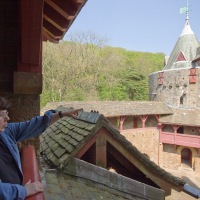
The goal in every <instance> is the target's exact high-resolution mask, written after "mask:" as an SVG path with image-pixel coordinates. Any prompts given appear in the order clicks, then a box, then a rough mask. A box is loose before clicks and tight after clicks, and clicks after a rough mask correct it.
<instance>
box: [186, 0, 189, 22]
mask: <svg viewBox="0 0 200 200" xmlns="http://www.w3.org/2000/svg"><path fill="white" fill-rule="evenodd" d="M186 20H189V4H188V0H187V6H186Z"/></svg>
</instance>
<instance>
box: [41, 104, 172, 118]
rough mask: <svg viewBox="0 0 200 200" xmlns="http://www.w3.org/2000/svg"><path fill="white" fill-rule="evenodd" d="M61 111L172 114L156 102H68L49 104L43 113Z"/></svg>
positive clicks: (130, 114) (115, 115) (113, 115)
mask: <svg viewBox="0 0 200 200" xmlns="http://www.w3.org/2000/svg"><path fill="white" fill-rule="evenodd" d="M58 107H59V109H60V110H62V109H61V107H73V108H83V109H84V111H87V112H90V111H91V110H96V111H99V113H101V114H103V115H104V116H105V117H107V118H110V117H117V116H134V115H155V114H160V115H162V114H172V111H171V110H170V108H169V107H168V106H167V105H166V104H165V103H163V102H155V101H141V102H138V101H89V102H84V101H66V102H51V103H48V104H47V105H46V106H45V107H44V108H43V109H42V111H41V114H43V113H44V112H45V111H47V110H49V109H56V108H58Z"/></svg>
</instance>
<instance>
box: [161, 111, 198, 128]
mask: <svg viewBox="0 0 200 200" xmlns="http://www.w3.org/2000/svg"><path fill="white" fill-rule="evenodd" d="M171 109H172V110H173V113H174V114H173V115H165V116H161V117H160V119H159V121H160V122H161V123H163V124H174V125H183V126H196V127H200V109H198V108H196V109H181V108H171Z"/></svg>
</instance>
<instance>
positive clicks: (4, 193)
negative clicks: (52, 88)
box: [0, 97, 82, 200]
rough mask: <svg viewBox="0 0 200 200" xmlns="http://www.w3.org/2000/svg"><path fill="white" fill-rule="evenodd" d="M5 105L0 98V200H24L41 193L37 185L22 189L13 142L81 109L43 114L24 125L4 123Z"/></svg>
mask: <svg viewBox="0 0 200 200" xmlns="http://www.w3.org/2000/svg"><path fill="white" fill-rule="evenodd" d="M8 107H9V102H8V101H7V100H6V99H5V98H3V97H0V200H24V199H25V198H26V197H28V196H31V195H33V194H36V193H38V192H42V191H43V186H42V184H41V183H40V182H31V181H28V182H27V183H26V184H25V185H23V174H22V168H21V162H20V154H19V150H18V146H17V142H20V141H22V140H27V139H29V138H32V137H36V136H38V135H40V134H41V133H42V132H43V131H44V130H45V129H46V128H47V127H48V126H49V125H50V124H52V123H54V122H55V121H57V120H58V119H60V118H62V117H66V116H68V117H74V118H75V117H76V116H77V115H78V111H80V110H82V109H75V110H70V111H68V112H56V111H54V110H50V111H47V112H46V113H45V114H44V116H37V117H34V118H32V119H31V120H29V121H26V122H18V123H8V121H9V120H10V118H9V116H8V112H7V109H8Z"/></svg>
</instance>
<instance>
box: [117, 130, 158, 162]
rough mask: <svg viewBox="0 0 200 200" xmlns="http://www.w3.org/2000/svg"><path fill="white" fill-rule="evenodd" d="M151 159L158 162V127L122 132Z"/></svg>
mask: <svg viewBox="0 0 200 200" xmlns="http://www.w3.org/2000/svg"><path fill="white" fill-rule="evenodd" d="M121 134H122V135H124V136H125V137H126V139H127V140H129V141H130V142H131V143H132V144H133V145H134V146H135V147H137V148H138V150H139V151H141V152H142V153H143V154H145V155H147V157H149V158H150V160H151V161H153V162H155V163H156V164H158V145H159V142H158V140H159V138H158V137H159V132H158V129H157V128H145V129H140V128H139V129H131V130H125V131H123V132H122V133H121Z"/></svg>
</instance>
